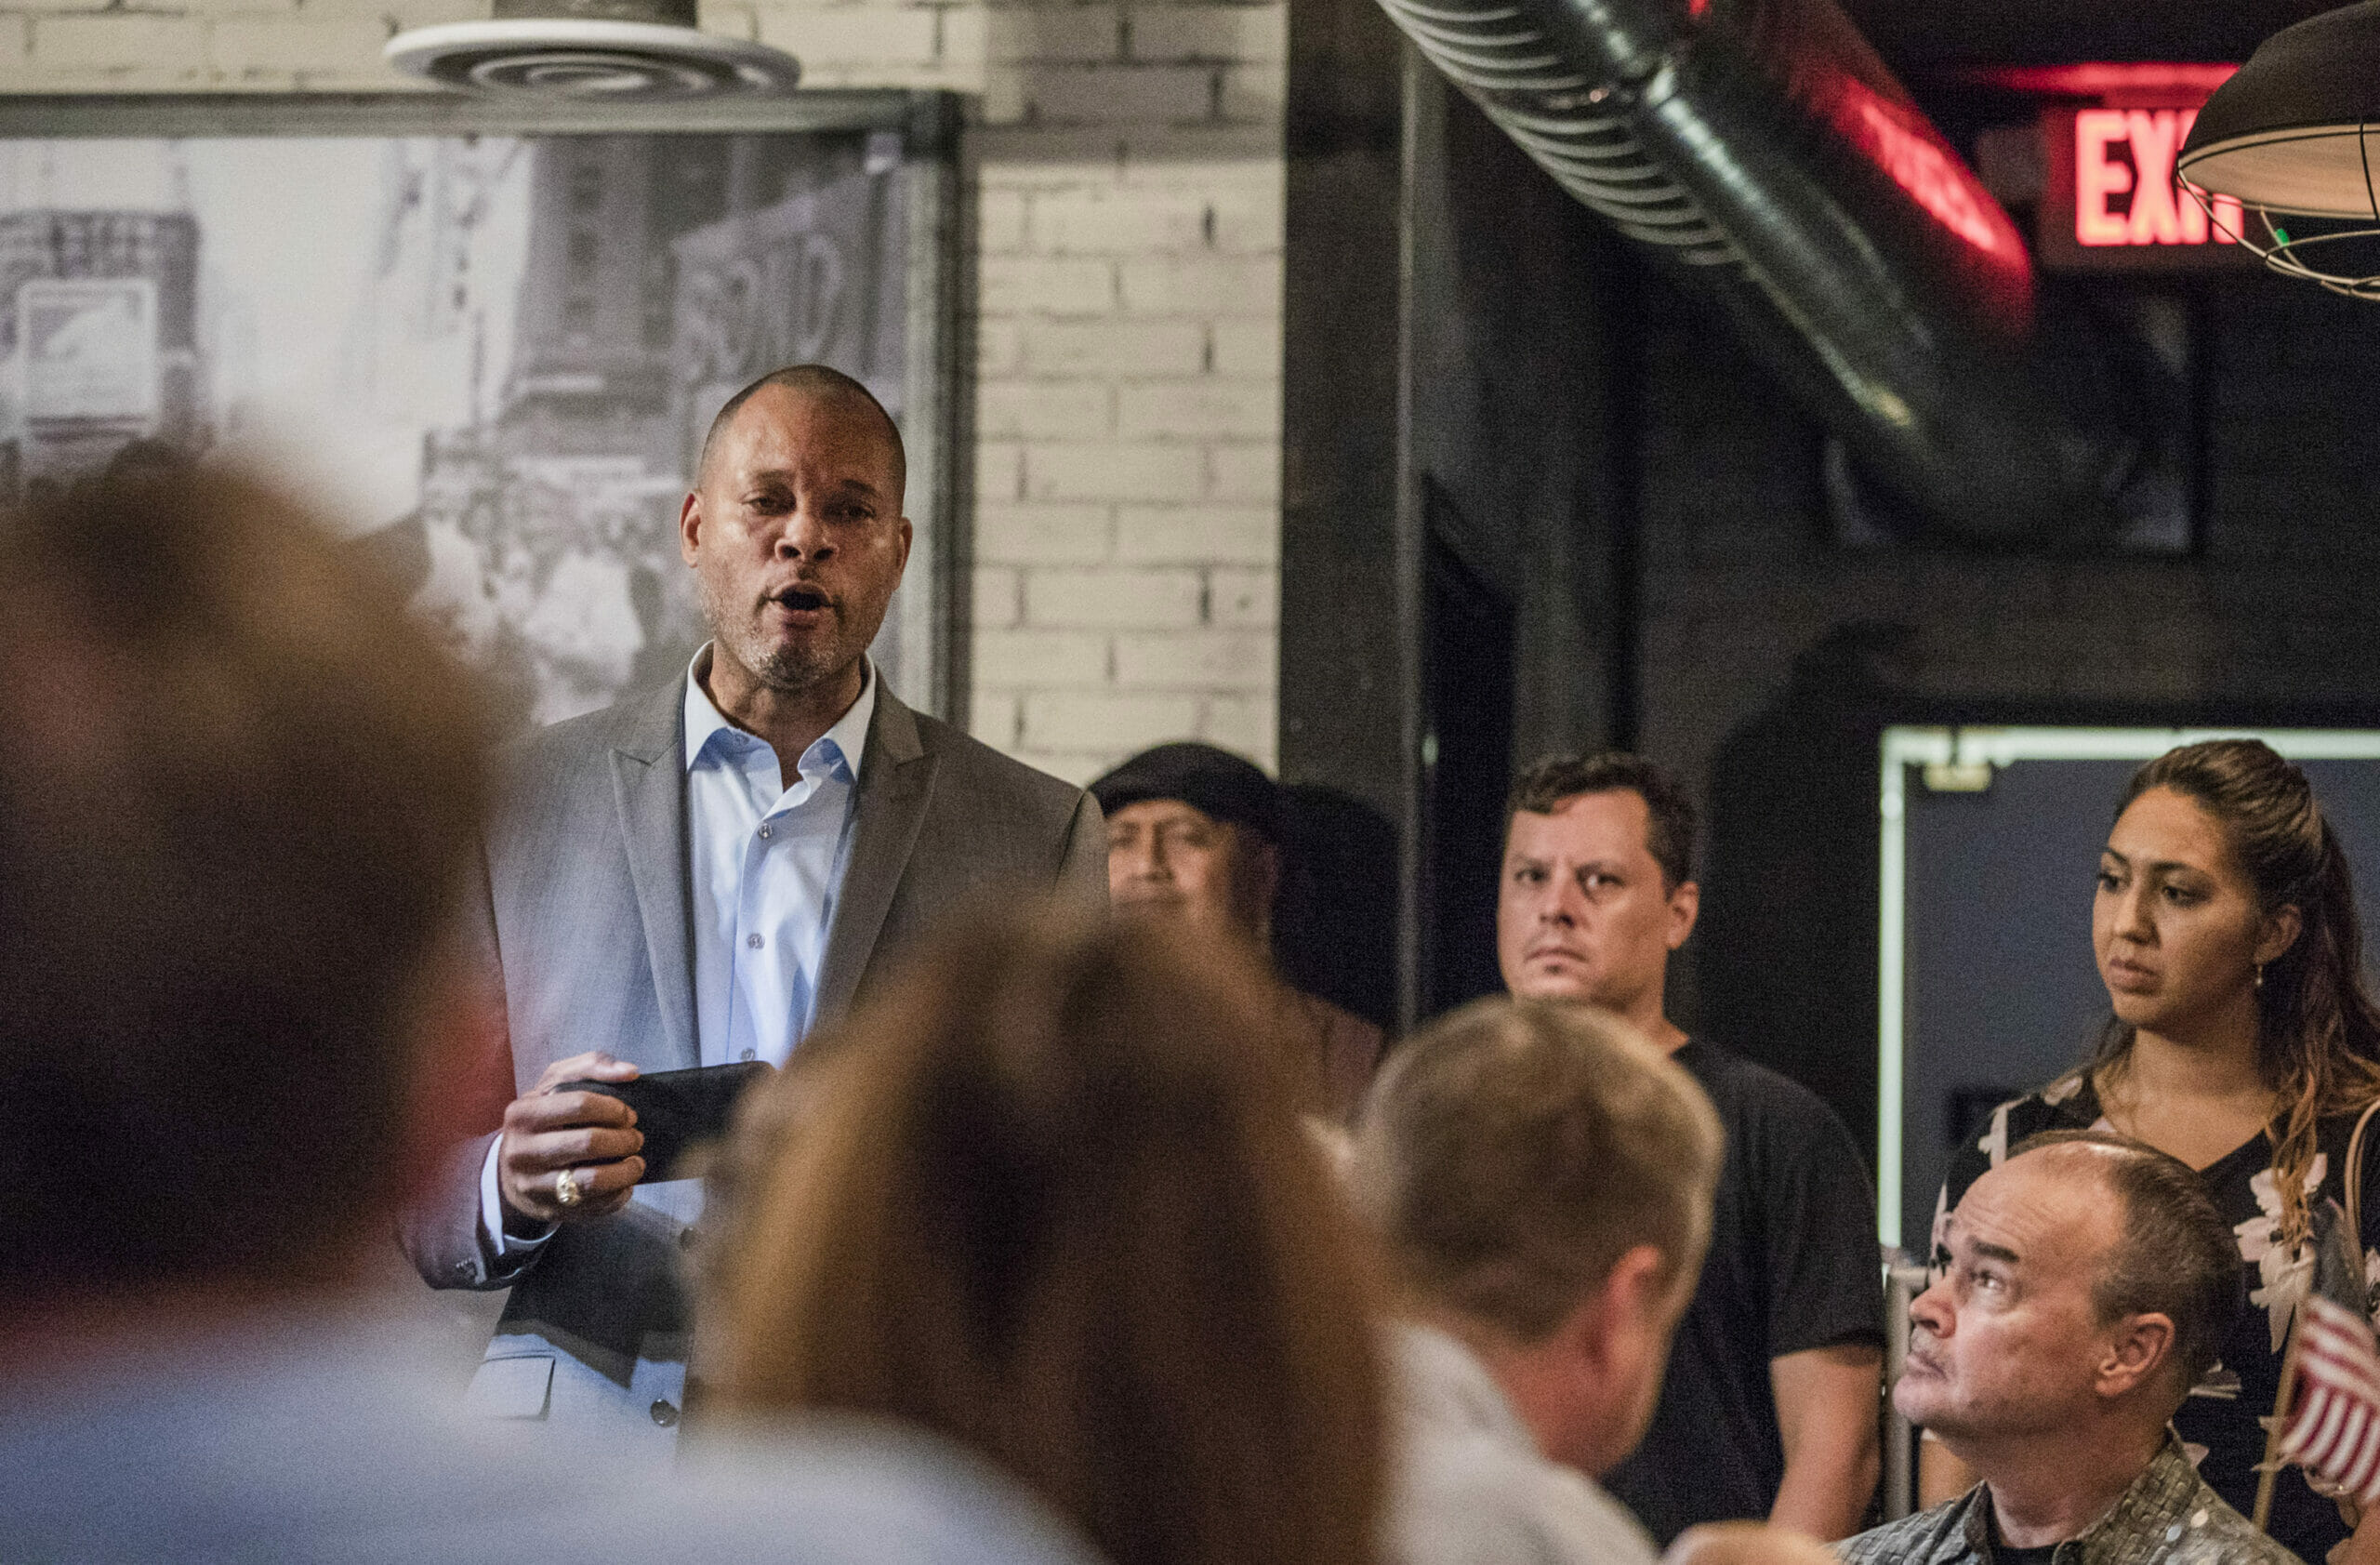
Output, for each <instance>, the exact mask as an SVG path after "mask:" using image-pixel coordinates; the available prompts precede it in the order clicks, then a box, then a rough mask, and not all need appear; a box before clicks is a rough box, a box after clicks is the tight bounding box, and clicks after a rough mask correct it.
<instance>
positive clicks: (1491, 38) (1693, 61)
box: [1381, 0, 2170, 544]
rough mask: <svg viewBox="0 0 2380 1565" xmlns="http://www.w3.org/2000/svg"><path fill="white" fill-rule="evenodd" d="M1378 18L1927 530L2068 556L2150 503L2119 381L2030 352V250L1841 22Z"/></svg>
mask: <svg viewBox="0 0 2380 1565" xmlns="http://www.w3.org/2000/svg"><path fill="white" fill-rule="evenodd" d="M1381 4H1382V7H1384V8H1385V9H1386V11H1387V12H1388V14H1389V16H1390V17H1391V18H1392V19H1394V20H1395V22H1396V24H1397V25H1398V26H1399V27H1400V28H1401V29H1403V30H1404V32H1405V33H1407V34H1408V36H1409V37H1410V38H1411V39H1412V40H1413V42H1414V44H1415V45H1416V46H1418V47H1419V48H1420V50H1421V53H1422V54H1423V55H1424V56H1425V57H1427V58H1428V59H1429V60H1431V62H1432V63H1434V64H1435V65H1436V66H1437V67H1438V69H1439V70H1440V71H1442V72H1444V73H1446V75H1447V76H1448V78H1449V79H1450V80H1452V81H1453V82H1454V84H1455V85H1456V86H1458V87H1460V88H1461V90H1462V92H1463V93H1464V94H1465V95H1466V96H1467V97H1469V98H1470V99H1472V100H1473V101H1474V102H1475V103H1476V104H1478V105H1479V107H1480V108H1481V110H1483V111H1484V112H1485V113H1487V115H1488V118H1489V119H1490V120H1492V121H1493V122H1494V123H1495V124H1496V125H1497V126H1500V127H1501V128H1502V129H1503V131H1504V132H1505V133H1506V134H1507V135H1509V136H1511V137H1512V139H1514V141H1515V142H1516V143H1518V144H1519V146H1520V147H1521V148H1522V150H1523V151H1525V152H1526V153H1528V155H1529V156H1530V157H1531V158H1532V159H1534V160H1535V161H1536V162H1537V163H1538V164H1539V165H1540V166H1542V167H1543V168H1544V169H1545V170H1546V171H1547V172H1548V173H1549V174H1551V175H1552V176H1553V177H1554V179H1555V180H1557V181H1558V182H1559V183H1560V184H1561V185H1562V187H1563V188H1564V189H1565V190H1567V191H1568V192H1570V193H1571V194H1572V195H1574V196H1576V197H1577V198H1578V199H1579V200H1580V201H1581V202H1583V203H1585V204H1586V205H1587V206H1590V207H1592V208H1593V209H1594V210H1595V211H1596V212H1598V213H1600V214H1602V215H1603V216H1604V217H1605V218H1607V219H1609V220H1610V221H1611V222H1612V224H1613V225H1614V226H1615V227H1617V228H1618V229H1619V230H1620V232H1621V233H1623V234H1625V235H1627V236H1628V237H1629V238H1631V239H1633V240H1635V241H1637V242H1639V243H1640V244H1643V245H1646V246H1648V247H1649V248H1651V249H1653V250H1655V251H1657V252H1658V253H1659V254H1660V255H1661V256H1663V257H1665V258H1666V259H1668V260H1669V261H1670V262H1672V263H1673V265H1674V267H1675V268H1676V269H1677V271H1678V272H1681V273H1682V274H1684V275H1686V277H1687V278H1688V279H1689V280H1690V281H1691V283H1692V284H1693V285H1695V286H1696V287H1697V288H1698V289H1699V291H1701V292H1703V293H1704V294H1706V295H1707V296H1709V297H1712V298H1714V299H1715V300H1716V301H1717V302H1718V303H1719V304H1720V305H1721V306H1722V307H1723V308H1724V309H1725V310H1726V312H1727V313H1728V314H1729V315H1730V316H1731V317H1732V318H1733V319H1734V321H1735V322H1736V323H1737V325H1738V326H1739V328H1740V329H1741V330H1742V331H1743V332H1744V334H1745V335H1746V336H1747V338H1749V340H1750V341H1751V343H1752V347H1753V349H1754V351H1757V352H1758V353H1760V354H1761V355H1762V356H1763V357H1764V358H1765V360H1766V361H1767V362H1768V363H1769V364H1770V365H1772V366H1773V367H1774V368H1775V369H1777V370H1778V372H1779V373H1780V374H1781V375H1782V376H1783V378H1785V379H1786V380H1787V382H1788V384H1789V385H1791V386H1792V387H1793V388H1794V389H1795V391H1797V392H1798V393H1799V394H1800V395H1801V396H1803V397H1804V399H1805V401H1806V402H1808V403H1809V405H1811V406H1812V407H1813V409H1814V410H1815V411H1816V412H1817V413H1818V416H1819V417H1820V418H1822V419H1823V420H1824V421H1825V422H1826V423H1828V424H1829V425H1830V426H1831V428H1832V429H1833V430H1834V431H1835V432H1836V433H1837V434H1838V435H1839V436H1841V438H1842V439H1843V440H1844V442H1845V444H1846V445H1847V446H1848V447H1849V448H1850V450H1851V452H1852V453H1853V455H1854V456H1855V457H1856V458H1857V459H1858V465H1859V467H1860V469H1861V470H1862V471H1865V472H1866V473H1868V474H1870V475H1871V476H1872V477H1874V478H1876V479H1878V480H1881V481H1882V482H1883V483H1884V485H1885V486H1886V487H1888V488H1889V489H1891V490H1893V491H1895V492H1897V494H1898V495H1899V496H1901V497H1904V498H1905V499H1906V500H1908V501H1909V502H1911V503H1912V504H1913V505H1914V506H1915V507H1916V508H1917V509H1918V510H1919V511H1921V512H1922V513H1923V514H1924V516H1925V517H1926V518H1927V519H1929V520H1930V522H1931V523H1932V524H1935V525H1937V526H1939V527H1941V528H1944V529H1946V530H1948V531H1950V532H1952V533H1954V534H1956V535H1958V536H1960V537H1964V538H1967V539H1970V540H1974V541H1978V542H1986V543H1996V544H2035V543H2041V542H2044V541H2050V540H2059V539H2072V538H2075V537H2083V536H2088V535H2092V534H2095V533H2097V532H2101V531H2104V530H2107V529H2109V528H2112V527H2113V526H2115V525H2116V524H2119V523H2120V522H2122V520H2123V519H2124V517H2125V515H2126V513H2127V512H2128V511H2130V510H2131V509H2133V505H2134V503H2135V502H2134V500H2133V498H2132V497H2131V495H2130V493H2129V491H2131V490H2133V489H2134V488H2135V487H2139V488H2155V487H2156V483H2155V480H2156V478H2157V475H2156V474H2155V473H2154V472H2153V471H2151V468H2152V465H2153V464H2152V461H2151V458H2150V455H2149V452H2150V444H2149V442H2148V441H2147V440H2145V439H2144V438H2142V436H2141V435H2140V434H2139V433H2138V432H2137V431H2133V430H2130V429H2129V428H2127V424H2126V419H2127V418H2128V417H2129V415H2128V413H2127V412H2126V411H2125V409H2124V404H2123V399H2122V396H2121V394H2120V392H2121V390H2122V388H2121V387H2120V386H2119V385H2118V384H2116V383H2115V377H2116V375H2117V374H2118V373H2119V372H2118V371H2116V370H2113V369H2111V368H2110V367H2109V366H2110V360H2111V355H2109V354H2106V353H2102V352H2098V351H2094V350H2095V349H2096V347H2097V346H2098V344H2097V343H2096V341H2094V340H2091V339H2090V338H2088V337H2087V335H2086V336H2085V338H2083V340H2082V341H2081V344H2080V346H2079V347H2076V346H2069V347H2068V349H2067V351H2064V352H2056V351H2053V349H2052V348H2051V347H2050V346H2049V344H2050V343H2051V342H2052V341H2053V338H2052V337H2051V336H2050V334H2044V333H2041V332H2038V331H2037V330H2036V329H2035V321H2034V315H2035V300H2034V298H2033V287H2032V281H2033V279H2032V267H2031V261H2030V258H2029V257H2028V255H2027V252H2026V249H2025V245H2024V241H2023V239H2022V237H2021V236H2020V235H2019V234H2018V233H2017V232H2016V227H2015V225H2014V224H2012V223H2011V222H2010V221H2009V219H2008V217H2007V215H2006V214H2005V213H2004V212H2003V211H2002V210H2001V208H2000V206H1999V204H1998V203H1997V202H1995V201H1994V200H1993V199H1992V198H1991V196H1990V194H1989V193H1988V192H1986V191H1985V190H1984V189H1983V187H1982V185H1981V184H1980V183H1979V182H1978V181H1977V179H1976V178H1975V176H1974V174H1973V173H1972V172H1971V171H1970V170H1969V169H1968V168H1967V166H1966V165H1965V163H1964V161H1962V160H1961V159H1960V157H1959V156H1958V154H1957V153H1955V152H1954V151H1952V150H1951V148H1950V145H1949V144H1948V143H1947V142H1945V141H1944V140H1943V139H1942V138H1941V136H1940V135H1939V134H1938V133H1937V131H1936V130H1935V129H1934V127H1933V126H1932V124H1931V123H1930V122H1928V121H1927V119H1926V118H1925V116H1924V113H1922V112H1921V111H1920V110H1919V109H1918V108H1917V106H1916V104H1915V103H1914V102H1913V101H1912V100H1911V99H1910V97H1909V94H1908V93H1907V91H1906V90H1904V89H1903V88H1902V86H1900V84H1899V83H1898V82H1897V81H1896V80H1895V79H1894V78H1893V76H1892V73H1891V72H1890V71H1889V70H1888V69H1887V68H1886V67H1885V66H1884V62H1883V61H1882V60H1879V59H1878V58H1877V57H1876V55H1875V53H1874V51H1873V50H1872V49H1871V48H1869V46H1868V45H1867V43H1866V41H1865V40H1864V39H1862V38H1861V37H1860V35H1859V33H1858V30H1857V29H1856V28H1854V27H1853V25H1852V24H1851V22H1850V20H1848V19H1847V18H1845V16H1844V15H1843V13H1842V12H1841V11H1839V10H1837V9H1836V8H1835V7H1834V5H1833V4H1832V0H1381ZM2074 325H2076V326H2078V327H2079V326H2080V325H2081V323H2075V324H2074ZM2056 340H2057V341H2060V342H2064V343H2069V344H2072V343H2073V342H2074V340H2075V339H2074V338H2073V337H2072V334H2070V333H2061V334H2058V337H2057V338H2056ZM2162 492H2163V493H2166V494H2168V495H2169V494H2170V480H2168V487H2166V488H2165V489H2164V490H2163V491H2162ZM2140 503H2146V502H2140Z"/></svg>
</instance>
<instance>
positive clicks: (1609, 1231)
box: [1353, 997, 1723, 1342]
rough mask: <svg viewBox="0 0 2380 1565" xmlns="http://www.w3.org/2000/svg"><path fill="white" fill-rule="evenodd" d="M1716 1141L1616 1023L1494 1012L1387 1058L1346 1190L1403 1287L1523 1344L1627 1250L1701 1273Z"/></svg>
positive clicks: (1516, 1007) (1675, 1078)
mask: <svg viewBox="0 0 2380 1565" xmlns="http://www.w3.org/2000/svg"><path fill="white" fill-rule="evenodd" d="M1722 1140H1723V1138H1722V1134H1721V1132H1720V1129H1719V1119H1718V1116H1717V1114H1715V1113H1714V1112H1713V1111H1712V1107H1711V1102H1710V1099H1708V1098H1707V1097H1705V1096H1704V1095H1703V1094H1702V1089H1701V1088H1699V1087H1698V1086H1697V1085H1695V1082H1694V1079H1693V1078H1692V1077H1690V1076H1688V1075H1687V1074H1686V1071H1685V1069H1684V1068H1681V1067H1680V1066H1679V1065H1678V1064H1677V1063H1676V1062H1675V1061H1673V1060H1671V1059H1668V1058H1666V1057H1665V1056H1663V1055H1662V1054H1660V1053H1659V1051H1658V1050H1656V1049H1655V1048H1654V1047H1653V1046H1652V1045H1651V1044H1649V1043H1647V1042H1646V1041H1644V1040H1643V1039H1642V1038H1640V1037H1638V1036H1637V1035H1636V1034H1635V1033H1634V1032H1633V1030H1631V1029H1630V1028H1629V1027H1628V1026H1627V1024H1626V1023H1624V1022H1621V1021H1620V1019H1619V1018H1618V1017H1615V1016H1612V1015H1607V1013H1604V1012H1600V1011H1595V1010H1592V1009H1589V1008H1586V1007H1583V1006H1576V1005H1564V1004H1557V1003H1554V1002H1551V1001H1530V1000H1514V999H1508V998H1504V997H1497V998H1493V999H1488V1000H1481V1001H1474V1002H1473V1003H1472V1004H1470V1005H1466V1006H1464V1007H1463V1008H1462V1009H1461V1010H1460V1011H1457V1012H1455V1013H1453V1014H1452V1015H1448V1016H1446V1017H1444V1018H1442V1019H1440V1020H1439V1021H1437V1022H1435V1023H1433V1024H1432V1025H1431V1026H1430V1027H1428V1028H1424V1029H1423V1030H1422V1031H1421V1032H1420V1033H1418V1034H1416V1035H1415V1036H1414V1037H1413V1038H1411V1039H1409V1040H1408V1041H1406V1042H1405V1043H1404V1044H1402V1045H1401V1046H1400V1047H1399V1048H1398V1050H1397V1052H1396V1054H1395V1057H1394V1058H1393V1059H1391V1060H1390V1062H1389V1064H1388V1067H1387V1068H1386V1069H1385V1070H1383V1071H1382V1073H1381V1076H1380V1079H1379V1080H1378V1081H1376V1082H1374V1083H1373V1086H1372V1090H1371V1094H1370V1095H1369V1097H1368V1098H1367V1099H1366V1101H1365V1106H1364V1112H1363V1119H1362V1122H1361V1125H1360V1128H1359V1129H1358V1130H1357V1132H1356V1136H1355V1164H1354V1170H1353V1177H1354V1182H1355V1191H1356V1198H1357V1200H1358V1201H1359V1202H1360V1203H1361V1205H1362V1206H1363V1207H1364V1208H1365V1210H1366V1211H1367V1213H1368V1214H1369V1215H1370V1216H1371V1218H1372V1219H1373V1221H1374V1222H1375V1224H1376V1225H1377V1226H1378V1227H1379V1228H1380V1230H1381V1232H1382V1235H1383V1236H1384V1237H1385V1239H1386V1240H1387V1243H1388V1248H1389V1251H1390V1253H1391V1254H1392V1256H1393V1257H1394V1258H1395V1261H1396V1263H1397V1265H1398V1267H1399V1268H1400V1270H1401V1271H1402V1273H1403V1275H1404V1279H1405V1281H1406V1283H1407V1284H1408V1286H1409V1287H1410V1288H1411V1289H1413V1290H1414V1291H1415V1292H1416V1293H1418V1294H1420V1295H1421V1298H1422V1299H1424V1300H1425V1301H1427V1302H1429V1303H1431V1304H1435V1305H1437V1306H1442V1307H1445V1308H1448V1309H1452V1310H1454V1311H1456V1312H1458V1313H1460V1314H1462V1315H1465V1316H1469V1317H1471V1318H1473V1319H1474V1320H1481V1321H1483V1322H1485V1323H1487V1324H1488V1325H1490V1326H1493V1327H1495V1328H1497V1329H1498V1330H1501V1331H1502V1332H1504V1333H1508V1334H1510V1335H1512V1336H1513V1337H1514V1338H1516V1339H1518V1340H1520V1341H1523V1342H1535V1341H1538V1340H1540V1339H1541V1338H1542V1337H1543V1336H1544V1335H1545V1333H1548V1332H1550V1331H1552V1330H1553V1329H1554V1327H1555V1326H1556V1325H1558V1324H1560V1323H1561V1321H1562V1319H1563V1318H1564V1317H1565V1316H1566V1315H1567V1314H1568V1313H1569V1312H1570V1311H1571V1309H1573V1308H1574V1307H1576V1306H1577V1305H1578V1303H1579V1301H1580V1300H1581V1299H1583V1298H1585V1297H1586V1296H1587V1295H1588V1294H1589V1293H1592V1292H1593V1290H1595V1289H1596V1288H1598V1287H1600V1286H1601V1285H1602V1284H1603V1281H1604V1280H1605V1279H1606V1278H1607V1277H1608V1276H1609V1275H1610V1273H1611V1268H1612V1267H1614V1266H1615V1265H1617V1264H1618V1263H1619V1261H1620V1257H1621V1256H1622V1255H1624V1254H1626V1253H1628V1252H1629V1251H1630V1250H1632V1249H1633V1248H1635V1247H1636V1246H1638V1245H1640V1244H1649V1245H1651V1246H1652V1247H1653V1248H1655V1249H1656V1250H1658V1251H1659V1252H1660V1253H1661V1254H1662V1255H1663V1256H1664V1257H1665V1258H1666V1260H1667V1261H1668V1263H1669V1269H1670V1272H1671V1274H1672V1275H1678V1274H1679V1273H1681V1272H1683V1273H1684V1274H1686V1275H1692V1272H1693V1269H1694V1268H1698V1267H1700V1265H1701V1262H1702V1252H1703V1249H1704V1247H1705V1245H1707V1244H1708V1242H1709V1240H1710V1228H1711V1197H1712V1189H1713V1187H1715V1186H1716V1184H1717V1183H1718V1177H1719V1158H1720V1152H1721V1147H1722Z"/></svg>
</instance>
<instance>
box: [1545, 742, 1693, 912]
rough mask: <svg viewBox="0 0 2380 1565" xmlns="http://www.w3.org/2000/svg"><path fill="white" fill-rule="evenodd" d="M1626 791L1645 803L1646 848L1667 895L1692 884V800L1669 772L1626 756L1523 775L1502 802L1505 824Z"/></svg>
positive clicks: (1577, 759)
mask: <svg viewBox="0 0 2380 1565" xmlns="http://www.w3.org/2000/svg"><path fill="white" fill-rule="evenodd" d="M1622 789H1625V790H1627V791H1629V792H1632V793H1633V794H1635V795H1636V796H1637V797H1638V798H1640V799H1642V800H1644V801H1645V846H1646V849H1647V851H1649V852H1650V853H1651V854H1652V855H1653V862H1655V863H1656V864H1659V866H1660V867H1661V882H1662V889H1663V890H1664V891H1675V890H1676V889H1677V888H1678V887H1679V886H1681V885H1683V884H1685V883H1686V882H1688V881H1690V880H1692V879H1694V796H1693V795H1692V794H1690V793H1688V792H1687V791H1686V785H1685V784H1684V783H1682V782H1680V781H1678V778H1677V775H1676V774H1675V773H1673V772H1672V771H1671V770H1670V769H1669V768H1668V767H1666V766H1660V765H1656V764H1655V763H1652V762H1650V761H1647V760H1646V759H1645V758H1644V757H1643V756H1641V755H1631V754H1630V753H1628V752H1627V751H1626V750H1618V749H1613V750H1606V751H1604V752H1603V753H1602V754H1601V755H1584V756H1580V755H1549V756H1547V757H1545V758H1544V759H1543V760H1541V761H1540V762H1538V763H1537V764H1535V765H1533V766H1531V767H1530V768H1529V769H1528V770H1527V771H1526V772H1523V773H1522V774H1521V775H1520V777H1519V779H1518V780H1517V781H1515V782H1514V784H1513V791H1512V794H1511V796H1510V797H1509V798H1508V799H1506V800H1505V802H1504V824H1505V826H1506V827H1507V828H1509V827H1510V826H1511V825H1512V820H1513V816H1515V815H1518V814H1519V813H1520V812H1521V811H1523V810H1527V812H1528V813H1529V814H1531V815H1537V816H1550V815H1552V814H1553V813H1554V811H1555V810H1557V809H1560V808H1561V807H1562V805H1563V804H1564V803H1565V802H1567V801H1569V800H1572V799H1576V798H1578V797H1580V795H1581V794H1587V793H1616V792H1619V791H1620V790H1622Z"/></svg>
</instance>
